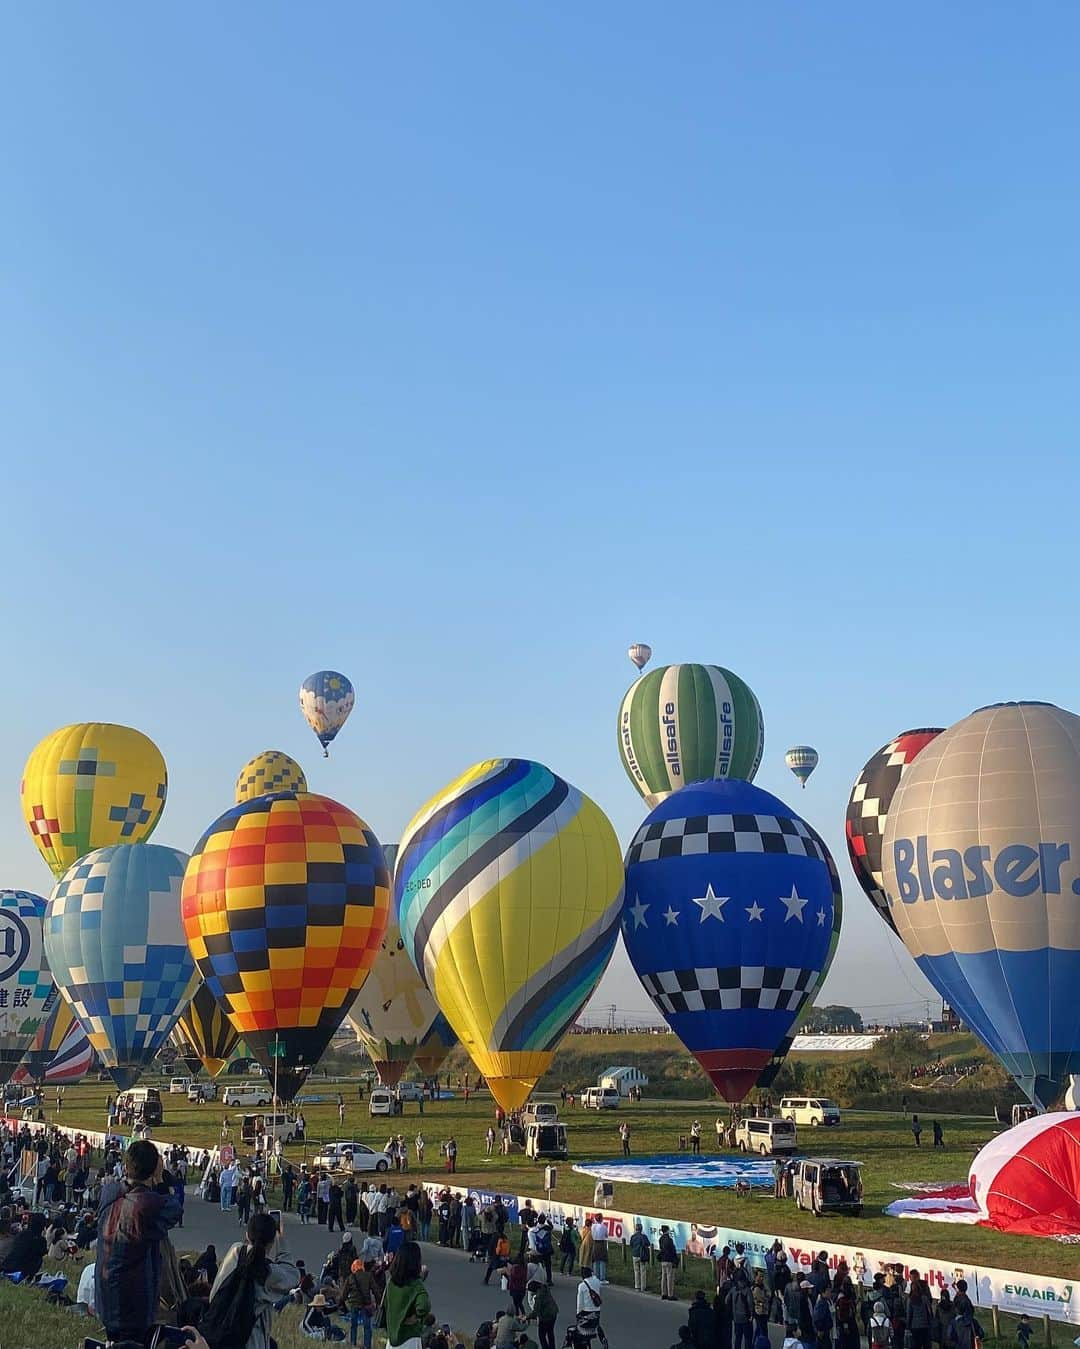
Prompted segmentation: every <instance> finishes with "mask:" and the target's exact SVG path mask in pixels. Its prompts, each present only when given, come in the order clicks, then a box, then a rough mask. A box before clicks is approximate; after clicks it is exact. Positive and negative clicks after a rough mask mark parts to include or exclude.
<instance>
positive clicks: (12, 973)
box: [0, 890, 55, 1084]
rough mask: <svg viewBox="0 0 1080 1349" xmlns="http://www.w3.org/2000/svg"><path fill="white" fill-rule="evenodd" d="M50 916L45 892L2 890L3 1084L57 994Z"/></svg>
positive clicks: (0, 1026)
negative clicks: (50, 961) (49, 958)
mask: <svg viewBox="0 0 1080 1349" xmlns="http://www.w3.org/2000/svg"><path fill="white" fill-rule="evenodd" d="M44 919H45V901H44V899H42V897H41V896H40V895H34V894H31V893H30V891H29V890H0V1084H2V1083H4V1082H6V1081H7V1080H8V1078H9V1077H10V1076H11V1074H12V1073H13V1072H14V1071H15V1069H16V1068H17V1067H18V1066H19V1064H20V1062H21V1061H22V1058H23V1055H24V1054H25V1053H26V1051H27V1050H28V1049H29V1048H30V1045H31V1043H32V1041H33V1039H34V1035H35V1033H36V1031H37V1029H38V1027H39V1026H40V1025H41V1022H42V1021H43V1020H44V1019H45V1017H46V1015H47V1008H48V1007H50V1006H51V1005H52V999H53V998H54V997H55V984H54V982H53V977H52V974H51V973H50V972H49V967H48V965H47V963H46V961H45V946H44V940H43V937H44V932H43V923H44Z"/></svg>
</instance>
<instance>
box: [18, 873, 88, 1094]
mask: <svg viewBox="0 0 1080 1349" xmlns="http://www.w3.org/2000/svg"><path fill="white" fill-rule="evenodd" d="M44 903H45V901H44V900H42V906H43V907H42V911H43V912H44ZM77 1024H78V1023H77V1022H76V1020H75V1013H74V1012H73V1011H72V1010H71V1004H70V1003H69V1002H68V1001H67V1000H66V999H65V998H64V996H63V994H62V993H61V992H60V990H59V989H58V988H56V987H55V985H54V987H53V994H52V995H51V996H50V1000H49V1001H48V1002H47V1003H46V1012H45V1016H44V1018H43V1019H42V1021H41V1022H40V1024H39V1025H38V1028H37V1030H36V1031H35V1032H34V1038H33V1040H31V1041H30V1048H29V1049H28V1050H27V1051H26V1053H25V1054H24V1055H23V1060H22V1061H23V1066H24V1067H25V1068H26V1070H27V1074H28V1075H29V1076H30V1077H31V1078H33V1079H34V1080H35V1081H38V1080H39V1079H40V1078H42V1077H43V1076H44V1074H45V1070H46V1069H47V1068H48V1066H49V1064H50V1063H51V1062H52V1061H53V1059H54V1058H55V1057H56V1054H57V1051H58V1050H59V1048H60V1046H61V1045H62V1044H63V1042H64V1039H65V1037H66V1036H67V1033H68V1031H69V1030H70V1029H71V1027H72V1026H74V1025H77Z"/></svg>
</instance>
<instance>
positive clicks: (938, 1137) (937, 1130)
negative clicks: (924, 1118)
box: [930, 1120, 945, 1148]
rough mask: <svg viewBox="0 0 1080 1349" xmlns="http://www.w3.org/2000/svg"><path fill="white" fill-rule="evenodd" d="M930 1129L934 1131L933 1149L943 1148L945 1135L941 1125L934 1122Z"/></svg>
mask: <svg viewBox="0 0 1080 1349" xmlns="http://www.w3.org/2000/svg"><path fill="white" fill-rule="evenodd" d="M930 1128H931V1129H932V1130H933V1131H934V1147H935V1148H943V1147H944V1146H945V1134H944V1131H943V1130H942V1127H941V1125H940V1124H939V1123H938V1121H937V1120H934V1122H933V1123H932V1124H931V1125H930Z"/></svg>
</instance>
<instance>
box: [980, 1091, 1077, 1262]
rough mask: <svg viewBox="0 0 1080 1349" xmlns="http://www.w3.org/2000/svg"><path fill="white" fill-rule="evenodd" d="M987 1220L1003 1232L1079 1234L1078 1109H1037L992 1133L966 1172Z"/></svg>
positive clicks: (984, 1218) (1065, 1235) (985, 1220)
mask: <svg viewBox="0 0 1080 1349" xmlns="http://www.w3.org/2000/svg"><path fill="white" fill-rule="evenodd" d="M968 1182H969V1184H970V1186H971V1197H972V1198H973V1199H974V1200H975V1202H976V1203H977V1204H978V1205H979V1210H980V1212H981V1214H982V1221H983V1224H984V1225H985V1226H987V1227H996V1228H997V1229H998V1230H999V1231H1002V1232H1015V1233H1021V1234H1024V1235H1030V1236H1038V1237H1046V1236H1059V1237H1071V1238H1072V1239H1073V1240H1074V1241H1075V1240H1076V1238H1077V1237H1078V1236H1080V1115H1077V1114H1074V1113H1072V1112H1066V1111H1058V1112H1057V1113H1055V1114H1052V1115H1036V1116H1035V1118H1034V1119H1029V1120H1025V1121H1024V1122H1023V1123H1022V1124H1017V1125H1015V1126H1014V1127H1013V1128H1011V1129H1007V1130H1006V1131H1005V1132H1004V1133H1002V1134H998V1136H997V1137H996V1138H992V1139H991V1140H990V1142H989V1143H987V1144H986V1145H985V1146H984V1147H983V1148H982V1149H981V1150H980V1151H979V1153H978V1155H977V1156H976V1158H975V1160H974V1161H973V1162H972V1164H971V1170H970V1171H969V1172H968Z"/></svg>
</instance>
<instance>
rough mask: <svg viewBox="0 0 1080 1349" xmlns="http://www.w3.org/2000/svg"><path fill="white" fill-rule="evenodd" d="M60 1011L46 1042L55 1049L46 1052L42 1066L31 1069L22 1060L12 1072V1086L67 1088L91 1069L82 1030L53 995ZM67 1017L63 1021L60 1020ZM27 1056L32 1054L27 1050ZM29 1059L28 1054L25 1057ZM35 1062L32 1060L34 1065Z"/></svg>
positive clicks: (90, 1053) (91, 1057)
mask: <svg viewBox="0 0 1080 1349" xmlns="http://www.w3.org/2000/svg"><path fill="white" fill-rule="evenodd" d="M57 1008H59V1009H62V1010H61V1015H60V1017H59V1018H58V1019H57V1020H55V1021H53V1020H52V1018H51V1017H50V1018H49V1021H50V1023H51V1028H50V1034H49V1037H48V1038H49V1040H50V1041H53V1042H55V1048H54V1049H53V1050H52V1051H50V1053H49V1055H48V1057H47V1059H46V1061H45V1063H44V1064H43V1065H41V1066H38V1067H34V1068H33V1069H31V1068H29V1067H27V1063H26V1060H25V1059H24V1061H23V1062H22V1063H21V1064H20V1065H19V1067H18V1068H16V1070H15V1072H14V1073H13V1074H12V1076H11V1080H12V1081H13V1082H36V1083H39V1084H42V1083H44V1084H47V1085H49V1086H51V1085H52V1084H53V1083H56V1084H57V1085H59V1084H61V1083H63V1084H64V1085H67V1086H70V1085H71V1084H72V1083H74V1082H79V1081H81V1079H82V1078H84V1077H85V1076H86V1074H87V1073H88V1072H89V1071H90V1069H91V1068H92V1067H93V1066H94V1051H93V1048H92V1047H91V1044H90V1041H89V1040H88V1039H87V1038H86V1034H85V1032H84V1031H83V1028H82V1027H81V1026H80V1025H79V1023H78V1022H77V1021H76V1020H75V1018H74V1017H73V1016H72V1015H71V1008H70V1007H69V1006H68V1005H67V1003H66V1002H65V1001H64V999H63V998H62V997H60V996H59V995H57V1002H56V1007H54V1009H53V1010H54V1011H55V1010H56V1009H57ZM64 1017H67V1018H68V1019H67V1021H66V1022H65V1021H64V1020H63V1018H64ZM61 1025H66V1026H67V1029H66V1031H65V1032H64V1034H63V1035H62V1036H59V1038H58V1037H57V1034H56V1031H57V1028H58V1027H59V1026H61ZM44 1029H45V1023H42V1025H41V1026H39V1027H38V1032H37V1034H36V1035H35V1036H34V1044H35V1045H37V1043H38V1040H39V1038H40V1037H41V1035H42V1031H43V1030H44ZM30 1053H36V1051H35V1050H31V1051H30ZM27 1057H29V1054H28V1055H27ZM36 1062H37V1060H35V1063H36Z"/></svg>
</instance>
